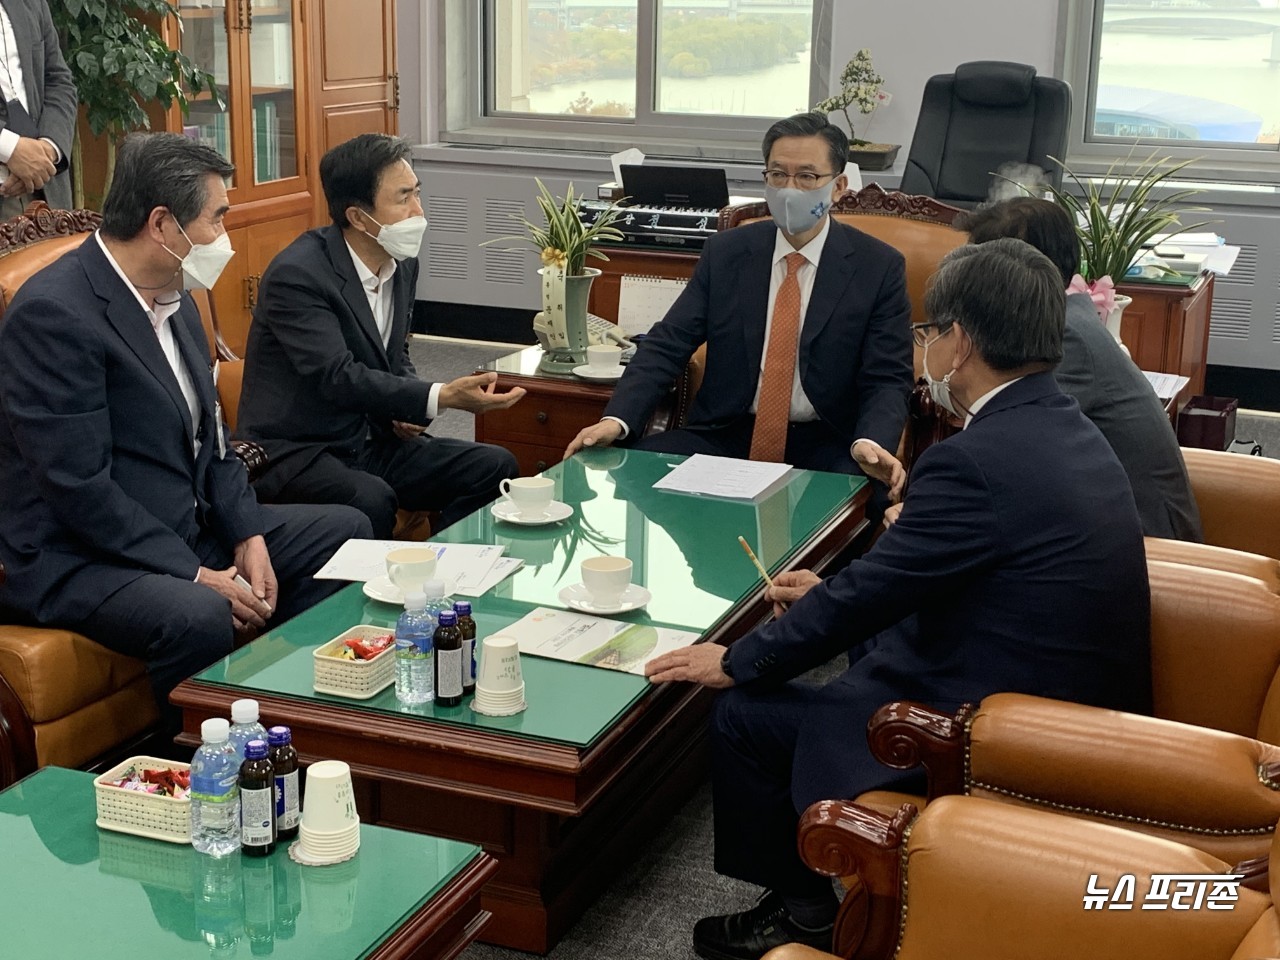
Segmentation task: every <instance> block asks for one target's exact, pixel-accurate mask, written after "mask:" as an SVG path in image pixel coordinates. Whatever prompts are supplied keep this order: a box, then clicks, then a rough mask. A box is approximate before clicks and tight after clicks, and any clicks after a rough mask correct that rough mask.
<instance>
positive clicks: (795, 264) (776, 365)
mask: <svg viewBox="0 0 1280 960" xmlns="http://www.w3.org/2000/svg"><path fill="white" fill-rule="evenodd" d="M806 262H807V260H806V258H805V255H804V254H803V253H789V254H787V275H786V277H784V278H783V280H782V285H781V286H780V287H778V296H777V298H776V299H775V300H774V301H773V322H772V323H771V324H770V326H769V345H768V346H767V347H766V348H765V352H764V379H763V381H762V382H761V384H760V402H759V403H757V404H756V425H755V430H753V431H752V433H751V459H752V460H768V461H772V462H773V463H781V462H782V458H783V456H784V455H785V454H786V452H787V425H788V424H789V423H790V421H791V387H792V384H793V383H794V382H795V375H796V341H797V340H798V339H799V337H800V280H799V278H798V277H797V274H798V273H799V272H800V267H801V266H803V265H804V264H805V263H806Z"/></svg>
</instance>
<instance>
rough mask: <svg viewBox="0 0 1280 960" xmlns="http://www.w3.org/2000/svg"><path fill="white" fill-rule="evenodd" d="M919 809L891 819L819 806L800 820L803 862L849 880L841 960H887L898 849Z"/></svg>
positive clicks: (842, 806) (840, 918)
mask: <svg viewBox="0 0 1280 960" xmlns="http://www.w3.org/2000/svg"><path fill="white" fill-rule="evenodd" d="M916 812H917V811H916V807H915V806H914V805H913V804H910V803H904V804H903V805H902V806H901V807H900V808H899V809H898V812H897V813H896V814H895V815H893V816H887V815H885V814H883V813H878V812H877V811H875V810H871V809H869V808H867V807H862V806H859V805H858V804H856V803H849V802H846V801H843V800H823V801H821V802H820V803H815V804H814V805H813V806H811V807H810V808H809V809H808V810H806V811H805V812H804V815H803V816H802V817H801V818H800V827H799V830H798V832H797V841H798V844H799V848H800V857H801V859H803V860H804V862H805V864H807V865H808V866H809V868H810V869H812V870H815V871H817V872H818V873H822V874H826V875H827V876H830V877H842V878H845V882H846V884H847V885H848V887H849V889H848V892H847V893H846V894H845V898H844V900H843V901H842V902H841V904H840V911H839V913H837V915H836V925H835V932H834V935H833V938H832V939H833V947H834V950H835V953H836V955H837V956H841V957H853V958H859V957H880V956H887V955H889V954H890V953H891V952H892V950H893V947H894V944H896V943H897V941H898V917H899V906H900V898H901V896H902V883H901V879H902V877H901V853H900V848H901V846H902V844H903V840H904V838H905V836H906V832H907V827H908V826H909V825H910V824H911V822H912V821H913V820H914V819H915V818H916Z"/></svg>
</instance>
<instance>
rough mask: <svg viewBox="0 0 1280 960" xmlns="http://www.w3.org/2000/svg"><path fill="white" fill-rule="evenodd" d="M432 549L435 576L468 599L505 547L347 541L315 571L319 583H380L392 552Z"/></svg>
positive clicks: (467, 544)
mask: <svg viewBox="0 0 1280 960" xmlns="http://www.w3.org/2000/svg"><path fill="white" fill-rule="evenodd" d="M413 547H430V548H431V549H432V550H434V551H435V552H436V557H437V560H436V576H438V577H439V578H440V579H442V580H445V581H447V582H448V583H449V584H450V586H451V589H454V590H456V591H457V592H458V593H463V594H464V595H465V596H478V594H473V593H470V592H468V591H470V590H474V589H478V588H479V587H480V586H481V585H482V584H484V583H485V581H486V580H488V578H489V574H490V571H491V570H492V569H493V565H494V564H495V563H497V562H498V561H499V560H500V559H501V558H502V555H503V554H504V553H506V551H507V548H506V547H500V546H494V545H491V544H474V543H431V542H430V541H428V542H427V543H413V542H410V541H406V540H348V541H347V542H346V543H344V544H343V545H342V546H340V547H339V548H338V550H337V552H336V553H334V555H333V556H332V557H330V558H329V562H328V563H326V564H325V565H324V566H322V567H321V568H320V569H319V570H318V571H316V575H315V579H317V580H355V581H359V582H364V581H368V580H377V579H378V578H379V577H385V576H386V575H387V554H388V553H390V552H391V551H392V550H402V549H411V548H413Z"/></svg>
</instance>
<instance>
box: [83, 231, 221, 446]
mask: <svg viewBox="0 0 1280 960" xmlns="http://www.w3.org/2000/svg"><path fill="white" fill-rule="evenodd" d="M93 236H94V239H95V240H97V241H98V246H99V247H101V248H102V252H103V253H104V254H105V255H106V258H107V263H109V264H111V268H112V269H113V270H115V272H116V273H117V274H119V276H120V279H121V280H123V281H124V284H125V286H126V287H128V288H129V289H130V291H132V293H133V295H134V296H135V297H136V298H137V300H138V305H139V306H141V307H142V310H143V312H144V313H146V315H147V319H148V320H150V321H151V329H153V330H154V331H155V333H156V339H157V340H159V341H160V349H161V350H163V351H164V357H165V359H166V360H168V361H169V366H170V368H172V370H173V375H174V376H175V377H176V378H177V380H178V388H179V389H180V390H181V391H182V399H184V400H186V401H187V412H188V413H190V414H191V436H192V456H193V457H198V456H199V455H200V438H199V435H198V434H199V432H200V396H199V394H197V393H196V383H195V381H194V380H193V379H192V378H191V371H190V370H188V369H187V365H186V364H185V363H183V362H182V353H181V352H180V351H179V350H178V341H177V339H176V338H175V337H174V334H173V325H172V324H170V323H169V319H170V318H171V317H172V316H173V315H174V314H175V313H177V312H178V308H179V307H180V306H181V305H182V299H181V297H179V299H177V300H174V301H173V302H172V303H157V304H156V308H155V309H154V310H152V309H151V308H150V307H148V306H147V301H145V300H143V299H142V294H140V293H139V292H138V288H137V287H135V286H134V285H133V283H132V282H131V281H130V280H129V278H128V277H127V276H125V273H124V271H123V270H121V269H120V264H118V263H116V258H115V257H113V256H112V255H111V251H110V250H108V249H107V245H106V244H105V243H103V242H102V237H101V235H99V234H97V233H95V234H94V235H93ZM218 429H219V430H221V429H222V425H221V424H218Z"/></svg>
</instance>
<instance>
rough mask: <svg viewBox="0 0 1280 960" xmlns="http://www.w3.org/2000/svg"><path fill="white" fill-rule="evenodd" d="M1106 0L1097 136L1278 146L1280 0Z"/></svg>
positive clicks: (1096, 79) (1101, 11) (1095, 78)
mask: <svg viewBox="0 0 1280 960" xmlns="http://www.w3.org/2000/svg"><path fill="white" fill-rule="evenodd" d="M1096 2H1097V5H1098V8H1096V9H1095V15H1096V18H1097V19H1096V21H1095V22H1096V23H1097V29H1098V33H1097V54H1096V57H1095V58H1094V63H1093V75H1092V77H1091V80H1092V83H1093V93H1094V111H1093V116H1092V125H1091V131H1090V135H1089V138H1090V139H1094V140H1102V139H1107V138H1113V137H1114V138H1118V139H1122V140H1128V141H1133V140H1135V139H1141V140H1144V141H1150V140H1167V141H1178V142H1182V141H1199V142H1200V143H1203V144H1208V145H1215V144H1216V145H1241V144H1249V145H1252V144H1272V145H1273V146H1272V149H1275V147H1274V145H1275V144H1276V143H1277V141H1280V96H1277V92H1280V0H1096ZM1186 145H1187V146H1195V144H1194V143H1190V142H1188V143H1186Z"/></svg>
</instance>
